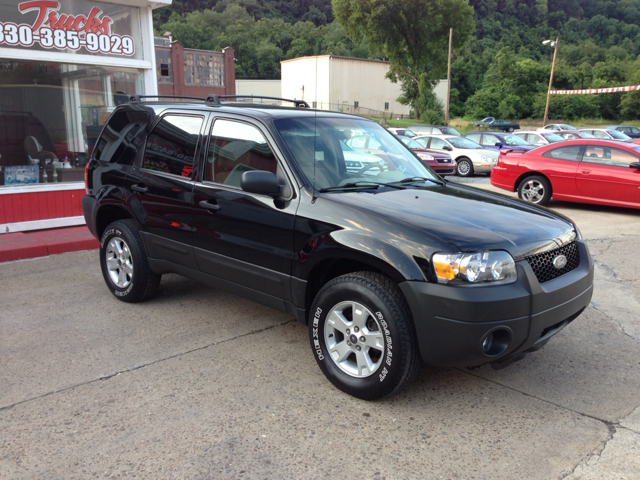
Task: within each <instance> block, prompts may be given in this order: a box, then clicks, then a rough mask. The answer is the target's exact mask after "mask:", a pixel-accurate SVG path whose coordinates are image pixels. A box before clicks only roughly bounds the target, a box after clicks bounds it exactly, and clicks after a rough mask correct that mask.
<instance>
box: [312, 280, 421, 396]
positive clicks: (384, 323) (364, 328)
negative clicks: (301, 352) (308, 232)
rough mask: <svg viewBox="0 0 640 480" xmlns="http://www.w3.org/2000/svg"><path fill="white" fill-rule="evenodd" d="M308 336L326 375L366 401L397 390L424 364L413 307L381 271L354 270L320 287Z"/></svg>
mask: <svg viewBox="0 0 640 480" xmlns="http://www.w3.org/2000/svg"><path fill="white" fill-rule="evenodd" d="M354 312H362V313H361V314H359V315H358V314H356V313H354ZM354 315H355V316H356V317H355V318H354ZM341 317H342V318H343V319H345V320H344V321H341V320H340V318H341ZM347 331H348V332H349V333H347ZM363 338H364V339H365V341H362V339H363ZM309 340H310V341H311V348H312V349H313V352H314V356H315V358H316V361H317V362H318V365H319V366H320V369H321V370H322V372H323V373H324V374H325V376H326V377H327V379H329V381H330V382H331V383H333V384H334V385H335V386H336V387H337V388H339V389H340V390H342V391H343V392H346V393H348V394H349V395H353V396H354V397H357V398H360V399H363V400H377V399H380V398H384V397H387V396H389V395H392V394H393V393H395V392H397V391H398V390H400V389H401V388H402V387H403V386H404V385H405V384H406V383H408V382H409V381H411V380H412V379H413V378H414V377H415V376H416V375H417V373H418V370H419V367H420V364H421V360H420V356H419V352H418V346H417V342H416V339H415V330H414V327H413V324H412V320H411V313H410V310H409V306H408V305H407V302H406V300H405V299H404V296H403V295H402V293H401V292H400V289H399V288H398V286H397V285H396V284H395V283H393V282H392V281H391V280H390V279H389V278H388V277H385V276H383V275H380V274H378V273H372V272H356V273H350V274H347V275H342V276H341V277H337V278H334V279H333V280H331V281H329V282H328V283H327V284H326V285H325V286H324V287H322V289H321V290H320V292H318V295H316V298H315V300H314V301H313V305H312V307H311V314H310V317H309ZM354 340H355V342H354ZM358 348H360V350H357V349H358ZM332 352H333V353H332ZM365 365H367V366H365Z"/></svg>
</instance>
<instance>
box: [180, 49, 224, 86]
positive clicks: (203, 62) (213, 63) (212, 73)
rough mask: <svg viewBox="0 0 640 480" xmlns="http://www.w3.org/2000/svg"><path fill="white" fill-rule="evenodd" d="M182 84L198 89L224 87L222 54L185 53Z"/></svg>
mask: <svg viewBox="0 0 640 480" xmlns="http://www.w3.org/2000/svg"><path fill="white" fill-rule="evenodd" d="M184 83H185V85H194V86H198V87H224V59H223V54H218V53H215V54H206V53H187V52H185V53H184Z"/></svg>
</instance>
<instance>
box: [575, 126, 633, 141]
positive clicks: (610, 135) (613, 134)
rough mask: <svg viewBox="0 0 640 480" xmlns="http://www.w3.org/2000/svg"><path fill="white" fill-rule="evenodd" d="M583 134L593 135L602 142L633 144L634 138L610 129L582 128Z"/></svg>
mask: <svg viewBox="0 0 640 480" xmlns="http://www.w3.org/2000/svg"><path fill="white" fill-rule="evenodd" d="M580 131H581V132H587V133H590V134H591V135H593V136H594V137H596V138H599V139H601V140H615V141H617V142H631V141H633V138H631V137H630V136H628V135H625V134H624V133H622V132H619V131H618V130H613V129H609V128H581V129H580Z"/></svg>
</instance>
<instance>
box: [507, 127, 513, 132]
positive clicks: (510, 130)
mask: <svg viewBox="0 0 640 480" xmlns="http://www.w3.org/2000/svg"><path fill="white" fill-rule="evenodd" d="M514 130H515V128H513V127H509V128H507V132H509V133H511V132H513V131H514Z"/></svg>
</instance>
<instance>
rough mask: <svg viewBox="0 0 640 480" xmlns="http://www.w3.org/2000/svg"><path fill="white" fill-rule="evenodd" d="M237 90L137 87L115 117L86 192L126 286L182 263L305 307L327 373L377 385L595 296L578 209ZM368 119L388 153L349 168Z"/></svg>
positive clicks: (267, 300)
mask: <svg viewBox="0 0 640 480" xmlns="http://www.w3.org/2000/svg"><path fill="white" fill-rule="evenodd" d="M226 100H229V99H224V98H219V97H216V96H210V97H208V98H207V100H206V101H197V100H182V101H170V102H161V101H156V102H147V101H144V100H142V99H140V98H133V99H132V101H131V102H130V103H129V104H126V105H122V106H119V107H118V108H117V109H116V110H115V111H114V112H113V114H112V115H111V117H110V118H109V120H108V121H107V123H106V125H105V127H104V129H103V130H102V133H101V134H100V137H99V139H98V141H97V143H96V147H95V150H94V152H93V154H92V157H91V159H90V162H89V164H88V166H87V175H86V177H87V195H86V196H85V197H84V198H83V200H82V204H83V209H84V214H85V218H86V221H87V225H88V226H89V229H90V230H91V232H92V233H93V234H94V235H95V236H96V238H98V239H99V240H100V264H101V267H102V272H103V275H104V278H105V281H106V284H107V286H108V288H109V290H111V292H112V293H113V294H114V295H115V296H116V297H117V298H118V299H120V300H123V301H127V302H136V301H141V300H145V299H148V298H151V297H152V296H153V295H154V294H155V293H156V292H157V289H158V285H159V283H160V279H161V276H162V275H163V274H164V273H169V272H173V273H178V274H181V275H184V276H186V277H189V278H191V279H194V280H197V281H199V282H202V283H205V284H208V285H212V286H214V287H218V288H222V289H226V290H228V291H230V292H233V293H235V294H237V295H241V296H244V297H246V298H249V299H251V300H253V301H256V302H259V303H261V304H263V305H266V306H269V307H271V308H275V309H279V310H282V311H285V312H288V313H290V314H291V315H293V316H295V317H296V318H297V319H298V320H299V321H300V322H302V323H303V324H305V325H307V326H308V328H309V340H310V343H311V347H312V351H313V355H314V357H315V358H316V361H317V362H318V364H319V366H320V368H321V369H322V371H323V372H324V374H325V375H326V377H327V378H328V379H329V380H330V381H331V382H332V383H333V384H334V385H335V386H337V387H338V388H339V389H341V390H343V391H345V392H347V393H349V394H351V395H354V396H356V397H359V398H363V399H377V398H382V397H384V396H387V395H390V394H392V393H394V392H395V391H397V390H398V389H400V388H401V387H402V386H403V385H404V384H406V383H407V382H408V381H409V380H410V379H411V378H413V377H414V376H415V375H416V373H417V371H418V368H419V365H420V364H421V361H424V362H426V363H428V364H430V365H434V366H478V365H482V364H485V363H491V364H492V365H493V366H494V367H496V368H500V367H504V366H506V365H508V364H509V363H511V362H513V361H514V360H517V359H519V358H521V357H522V356H523V355H524V354H525V353H526V352H530V351H534V350H538V349H539V348H541V347H542V346H544V345H545V344H546V343H547V341H548V340H549V338H550V337H551V336H553V335H554V334H555V333H557V332H558V331H560V330H561V329H562V328H563V327H565V326H566V325H567V324H568V323H569V322H571V321H572V320H574V319H575V318H576V317H577V316H578V315H579V314H580V313H581V312H582V311H583V310H584V309H585V307H586V306H587V305H588V304H589V301H590V299H591V295H592V284H593V262H592V260H591V257H590V255H589V252H588V250H587V247H586V245H585V243H584V242H583V241H582V239H581V237H580V233H579V231H578V229H577V228H576V226H575V225H574V224H573V223H572V222H571V221H570V220H568V219H566V218H564V217H562V216H560V215H558V214H556V213H554V212H552V211H550V210H547V209H544V208H541V207H537V206H534V205H531V204H527V203H524V202H521V201H519V200H515V199H510V198H507V197H504V196H501V195H498V194H492V193H489V192H486V191H481V190H477V189H474V188H471V187H468V186H464V185H460V184H456V183H450V182H447V181H445V180H443V179H442V178H440V177H439V176H438V175H436V174H435V173H434V172H433V171H432V170H430V169H429V167H427V166H425V165H424V163H423V162H422V161H420V159H419V158H418V157H416V156H415V155H414V153H412V151H411V150H410V149H408V148H407V147H406V146H405V145H404V144H403V143H402V142H400V141H399V140H398V139H397V138H396V137H394V136H393V135H392V134H390V133H389V132H388V131H386V130H385V129H384V128H383V127H381V126H380V125H378V124H377V123H375V122H373V121H370V120H367V119H364V118H360V117H357V116H351V115H344V114H338V113H333V112H323V111H313V110H310V109H308V108H299V106H306V105H305V104H304V103H303V102H300V101H297V102H295V103H296V105H298V107H293V108H284V107H269V106H264V105H247V104H240V103H231V102H227V101H226ZM235 101H236V102H237V99H236V100H235ZM353 132H358V135H365V136H369V137H371V138H372V139H374V140H375V141H376V142H377V144H378V145H379V146H380V147H379V148H378V149H377V150H376V151H375V152H373V153H371V154H370V155H375V156H377V158H378V161H376V160H375V159H373V158H368V161H367V162H366V163H363V164H362V165H363V166H362V168H359V169H354V168H352V166H351V167H349V168H348V165H346V161H345V155H344V151H345V149H344V148H343V147H342V144H343V143H344V142H345V141H347V139H348V138H350V136H351V135H352V134H353ZM356 170H357V171H356Z"/></svg>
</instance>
